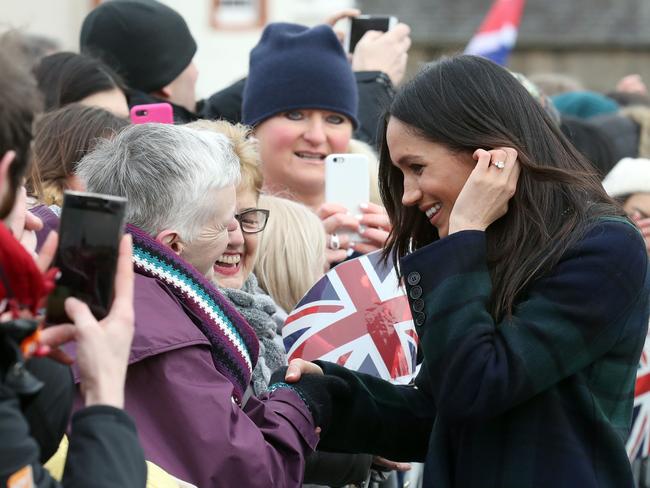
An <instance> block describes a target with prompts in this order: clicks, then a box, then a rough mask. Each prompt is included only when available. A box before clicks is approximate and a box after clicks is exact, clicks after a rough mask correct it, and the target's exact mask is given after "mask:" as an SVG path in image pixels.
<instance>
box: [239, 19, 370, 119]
mask: <svg viewBox="0 0 650 488" xmlns="http://www.w3.org/2000/svg"><path fill="white" fill-rule="evenodd" d="M357 105H358V94H357V84H356V80H355V78H354V73H353V72H352V68H351V67H350V63H349V62H348V59H347V56H346V55H345V52H344V51H343V47H342V46H341V43H340V42H339V40H338V39H337V37H336V34H334V31H333V30H332V28H331V27H329V26H327V25H318V26H316V27H312V28H309V27H305V26H303V25H298V24H286V23H274V24H269V25H268V26H267V27H266V29H264V32H263V33H262V38H261V39H260V42H259V43H258V44H257V46H255V47H254V48H253V50H252V51H251V55H250V66H249V72H248V79H247V80H246V85H245V87H244V94H243V103H242V119H243V122H244V123H245V124H247V125H251V126H254V125H256V124H259V123H260V122H263V121H264V120H266V119H268V118H269V117H272V116H273V115H276V114H278V113H280V112H286V111H289V110H297V109H320V110H328V111H331V112H336V113H339V114H342V115H345V116H346V117H348V118H349V119H350V120H351V121H352V124H353V125H354V127H355V128H356V127H357V126H358V125H359V123H358V121H357Z"/></svg>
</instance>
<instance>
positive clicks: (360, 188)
mask: <svg viewBox="0 0 650 488" xmlns="http://www.w3.org/2000/svg"><path fill="white" fill-rule="evenodd" d="M369 165H370V163H369V161H368V156H366V155H365V154H330V155H329V156H327V157H326V158H325V201H326V202H329V203H338V204H339V205H343V206H344V207H345V208H347V209H348V212H350V214H352V215H358V214H360V213H361V206H360V205H361V204H362V203H367V202H369V201H370V169H369ZM348 234H349V236H350V240H351V241H352V242H361V241H362V240H363V238H362V237H361V236H360V235H359V234H357V233H356V232H349V233H348Z"/></svg>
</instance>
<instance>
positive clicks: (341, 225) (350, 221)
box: [316, 202, 359, 266]
mask: <svg viewBox="0 0 650 488" xmlns="http://www.w3.org/2000/svg"><path fill="white" fill-rule="evenodd" d="M316 214H317V215H318V217H319V218H320V219H321V221H322V222H323V227H325V233H326V234H327V249H326V251H325V257H326V259H327V263H328V264H329V265H330V266H331V265H332V264H334V263H340V262H341V261H344V260H345V258H347V256H348V250H349V249H351V248H355V247H356V246H355V244H354V243H352V242H351V241H350V237H349V235H348V234H347V233H348V232H358V230H359V220H358V219H357V218H356V217H354V216H353V215H350V213H349V212H348V210H347V209H346V208H345V207H344V206H342V205H339V204H337V203H329V202H328V203H324V204H323V205H321V206H320V208H319V209H318V211H317V212H316Z"/></svg>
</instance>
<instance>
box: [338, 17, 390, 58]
mask: <svg viewBox="0 0 650 488" xmlns="http://www.w3.org/2000/svg"><path fill="white" fill-rule="evenodd" d="M396 25H397V17H393V16H392V15H359V16H358V17H351V18H350V22H348V32H347V35H346V36H345V50H346V51H347V52H349V53H353V52H354V48H355V47H356V45H357V43H358V42H359V40H360V39H361V38H362V37H363V35H364V34H365V33H366V32H368V31H370V30H374V31H380V32H388V31H389V30H391V29H392V28H393V27H395V26H396Z"/></svg>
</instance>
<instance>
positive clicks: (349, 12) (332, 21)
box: [324, 8, 361, 44]
mask: <svg viewBox="0 0 650 488" xmlns="http://www.w3.org/2000/svg"><path fill="white" fill-rule="evenodd" d="M359 15H361V10H359V9H356V8H346V9H344V10H339V11H338V12H336V13H334V14H332V15H330V16H329V17H328V18H327V19H325V22H324V23H325V24H326V25H329V26H330V27H332V29H334V26H335V25H336V23H337V22H338V21H339V20H343V19H347V18H350V17H358V16H359ZM334 33H335V34H336V37H338V39H339V41H340V42H341V44H343V42H344V41H345V31H342V30H337V29H334Z"/></svg>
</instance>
